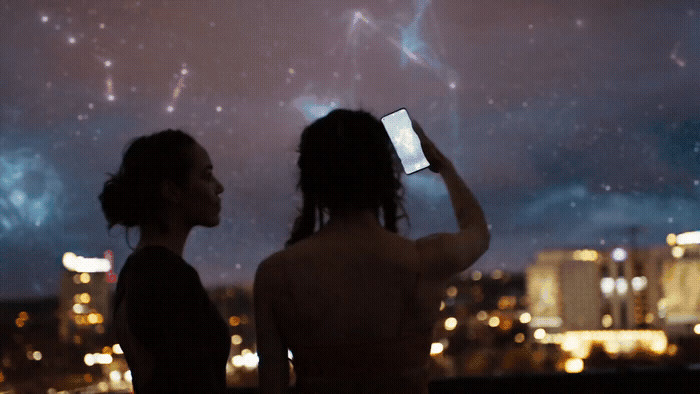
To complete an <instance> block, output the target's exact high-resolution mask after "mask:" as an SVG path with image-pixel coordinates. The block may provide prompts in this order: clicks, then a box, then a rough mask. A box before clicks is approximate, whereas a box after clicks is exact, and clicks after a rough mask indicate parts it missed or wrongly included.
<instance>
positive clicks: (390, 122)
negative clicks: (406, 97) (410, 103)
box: [382, 108, 430, 174]
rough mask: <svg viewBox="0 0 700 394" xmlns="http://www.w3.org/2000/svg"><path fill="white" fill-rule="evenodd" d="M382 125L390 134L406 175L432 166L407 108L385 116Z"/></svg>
mask: <svg viewBox="0 0 700 394" xmlns="http://www.w3.org/2000/svg"><path fill="white" fill-rule="evenodd" d="M382 124H384V128H385V129H386V132H387V133H388V134H389V138H390V139H391V143H392V144H393V145H394V148H395V149H396V153H397V154H398V155H399V159H401V165H402V166H403V169H404V171H405V172H406V174H412V173H414V172H416V171H419V170H422V169H424V168H426V167H429V166H430V163H429V162H428V159H427V158H426V157H425V154H424V153H423V149H422V147H421V139H420V138H419V137H418V134H416V131H415V130H414V129H413V125H412V122H411V118H410V117H409V116H408V111H406V109H405V108H401V109H399V110H397V111H395V112H392V113H390V114H388V115H386V116H383V117H382ZM421 131H422V130H421Z"/></svg>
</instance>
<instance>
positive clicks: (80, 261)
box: [63, 252, 111, 283]
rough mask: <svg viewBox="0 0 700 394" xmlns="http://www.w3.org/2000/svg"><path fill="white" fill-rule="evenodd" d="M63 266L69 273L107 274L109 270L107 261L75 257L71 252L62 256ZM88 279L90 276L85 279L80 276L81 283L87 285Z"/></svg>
mask: <svg viewBox="0 0 700 394" xmlns="http://www.w3.org/2000/svg"><path fill="white" fill-rule="evenodd" d="M63 266H64V267H65V268H66V269H67V270H69V271H74V272H82V273H88V272H90V273H94V272H107V271H109V270H110V268H111V267H110V264H109V260H107V259H104V258H94V257H90V258H88V257H82V256H76V255H75V253H72V252H66V253H64V254H63ZM89 277H90V275H87V276H86V277H83V276H81V282H82V283H88V282H89V281H90V279H89ZM84 278H88V279H84Z"/></svg>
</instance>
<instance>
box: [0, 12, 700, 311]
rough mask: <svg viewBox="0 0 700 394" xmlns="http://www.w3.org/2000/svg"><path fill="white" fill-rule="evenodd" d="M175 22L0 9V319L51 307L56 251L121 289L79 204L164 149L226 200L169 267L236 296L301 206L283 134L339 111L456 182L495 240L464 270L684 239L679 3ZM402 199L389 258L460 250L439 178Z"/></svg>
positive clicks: (686, 17)
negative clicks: (196, 164)
mask: <svg viewBox="0 0 700 394" xmlns="http://www.w3.org/2000/svg"><path fill="white" fill-rule="evenodd" d="M173 4H174V3H173V2H166V1H157V0H156V1H140V2H137V1H135V0H125V1H114V2H109V3H106V2H87V3H86V2H83V1H77V0H75V1H73V0H67V1H62V2H55V1H42V0H32V1H26V2H25V1H21V2H10V1H1V0H0V86H2V89H0V298H17V297H28V296H37V295H45V294H54V293H55V292H57V291H58V287H57V286H58V282H57V278H58V274H59V273H60V269H61V268H60V267H61V266H60V256H62V255H63V253H65V252H67V251H72V252H74V253H76V254H78V255H82V256H95V257H96V256H102V254H103V253H104V251H105V250H107V249H110V250H113V251H114V254H115V271H117V272H118V271H119V270H120V269H121V266H122V265H123V262H124V260H125V259H126V257H127V256H128V254H129V252H130V250H129V248H128V247H127V245H126V242H125V239H124V233H123V232H122V231H120V230H119V229H115V230H113V231H112V232H111V233H107V231H106V223H105V221H104V217H103V216H102V213H101V211H100V207H99V203H98V201H97V195H98V194H99V192H100V190H101V188H102V184H103V182H104V181H105V179H106V175H105V174H106V173H110V172H114V171H116V170H117V166H118V164H119V161H120V158H121V154H122V151H123V149H124V146H125V144H126V143H127V142H128V141H129V140H130V139H132V138H134V137H136V136H139V135H142V134H146V133H151V132H154V131H158V130H162V129H166V128H182V129H185V130H187V131H189V132H190V133H192V135H193V136H195V138H197V140H198V141H199V142H200V143H201V144H202V145H203V146H204V147H205V148H207V150H208V151H209V154H210V156H211V158H212V161H213V163H214V171H215V173H216V175H217V177H218V178H219V179H220V180H221V181H222V182H223V184H224V187H225V188H226V191H225V192H224V193H223V194H222V198H223V204H222V205H223V208H222V220H221V224H220V225H219V226H218V227H216V228H212V229H201V228H197V229H195V231H194V232H193V233H192V235H191V238H190V239H189V240H188V244H187V246H186V249H185V258H186V259H187V261H188V262H190V263H191V264H192V265H193V266H194V267H195V268H196V269H197V270H198V272H199V273H200V277H201V278H202V280H203V282H204V284H205V285H206V286H213V285H217V284H230V283H243V284H247V283H250V282H251V281H252V278H253V273H254V272H255V269H256V267H257V264H258V263H259V262H260V261H261V260H263V259H264V258H265V257H267V255H269V254H270V253H272V252H274V251H276V250H278V249H280V248H282V247H283V245H284V241H285V240H286V239H287V237H288V234H289V229H290V226H291V223H292V221H293V219H294V217H295V215H296V212H297V208H298V207H299V204H300V201H299V195H298V193H297V192H296V190H295V186H296V182H297V179H296V177H297V172H296V168H295V163H296V158H297V156H296V155H297V153H296V148H297V144H298V139H299V135H300V132H301V130H302V129H303V127H304V126H305V125H307V124H308V123H309V122H311V121H312V120H314V119H316V118H318V117H320V116H323V115H324V114H326V113H327V112H328V111H330V110H331V109H333V108H341V107H352V108H362V109H365V110H369V111H370V112H372V113H373V114H375V115H376V116H378V117H379V116H382V115H384V114H387V113H390V112H392V111H394V110H396V109H397V108H401V107H405V108H407V109H408V111H409V113H410V114H411V115H412V116H413V117H415V118H416V119H417V120H418V121H419V122H420V123H421V125H422V126H423V128H424V129H425V130H426V132H427V133H428V135H429V136H431V138H432V139H433V140H434V141H435V143H436V144H437V146H438V147H440V148H441V149H442V150H443V151H444V152H445V154H446V155H447V156H449V157H450V158H451V159H452V160H453V161H454V163H455V165H456V167H457V169H458V171H459V172H460V173H461V174H462V175H463V176H464V178H465V180H466V181H467V183H468V184H469V186H470V187H471V188H472V190H473V191H474V192H475V194H476V195H477V197H478V198H479V200H480V201H481V202H482V205H483V207H484V210H485V212H486V216H487V218H488V221H489V224H490V225H491V227H492V242H491V247H490V249H489V251H488V252H487V253H486V254H485V255H484V256H483V257H482V258H481V259H480V260H479V261H478V262H477V263H476V265H475V266H474V268H475V269H481V270H490V269H495V268H500V269H505V270H512V271H520V270H522V269H524V267H525V266H527V264H529V263H530V262H531V260H532V256H533V255H534V254H535V253H536V252H537V251H539V250H541V249H543V248H553V247H560V246H567V247H569V246H572V247H599V246H601V245H605V246H610V247H611V248H612V247H615V246H625V245H628V244H629V243H630V242H631V240H630V239H629V236H628V234H629V231H628V229H629V228H630V227H637V228H640V229H641V230H640V231H639V233H638V239H637V240H636V241H637V242H638V243H639V244H640V245H650V244H660V243H663V242H664V239H665V235H666V234H667V233H669V232H673V233H681V232H684V231H690V230H697V229H698V228H700V138H699V137H698V136H699V135H700V101H698V100H697V93H696V92H697V91H698V88H700V7H699V6H698V3H697V1H690V0H687V1H685V0H681V1H673V2H668V1H662V0H659V1H645V2H624V3H622V2H610V1H605V0H596V1H592V2H591V1H589V2H585V3H580V4H579V3H576V2H552V1H544V0H528V1H511V2H492V1H486V0H484V1H440V2H436V1H428V0H416V1H413V0H405V1H401V0H380V1H372V2H367V1H359V0H350V1H343V2H322V1H293V2H292V1H289V2H286V1H282V2H250V1H243V0H233V1H228V0H227V1H223V0H202V1H197V2H178V3H177V4H178V5H177V6H173ZM37 155H38V156H37ZM402 179H403V182H404V186H405V189H406V194H405V206H406V208H407V210H408V215H409V217H410V227H409V226H407V225H404V228H402V231H404V234H405V235H407V236H408V237H411V238H415V237H418V236H421V235H425V234H429V233H433V232H440V231H453V230H454V229H455V228H456V224H455V221H454V217H453V215H452V207H451V205H450V202H449V199H448V196H447V194H446V193H445V189H444V186H443V185H442V183H441V181H440V179H439V178H437V177H436V176H435V175H433V174H431V173H424V172H420V173H417V174H415V175H409V176H403V178H402ZM37 224H38V226H37ZM137 235H138V234H137V232H135V231H134V232H132V233H131V234H130V242H131V244H132V245H134V244H135V243H136V241H137Z"/></svg>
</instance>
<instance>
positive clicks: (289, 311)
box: [256, 226, 446, 392]
mask: <svg viewBox="0 0 700 394" xmlns="http://www.w3.org/2000/svg"><path fill="white" fill-rule="evenodd" d="M420 256H421V253H419V250H418V245H417V243H416V242H415V241H411V240H408V239H406V238H403V237H401V236H399V235H397V234H394V233H391V232H389V231H387V230H385V229H383V228H381V227H379V226H375V227H364V228H345V229H338V230H336V229H323V230H321V231H320V232H318V233H316V234H314V235H313V236H311V237H309V238H307V239H305V240H303V241H300V242H298V243H296V244H294V245H293V246H291V247H289V248H287V249H285V250H284V251H281V252H278V253H276V254H274V255H273V256H271V257H270V258H268V259H267V260H266V261H264V262H263V263H262V264H261V266H260V268H259V275H260V277H259V278H262V279H260V280H258V284H259V285H262V286H259V287H258V288H256V293H257V294H262V293H260V292H264V294H266V296H264V298H268V297H270V298H269V303H270V305H272V309H273V310H272V311H271V314H272V315H273V316H274V320H275V321H276V323H275V325H276V326H277V327H278V329H279V336H280V337H281V338H282V340H283V341H284V347H285V348H289V349H291V351H292V352H293V354H294V361H293V364H294V365H295V370H296V371H297V373H298V376H299V378H300V379H302V380H303V379H307V378H308V379H310V380H312V381H313V379H314V378H318V375H325V376H331V377H332V379H330V381H338V379H339V377H338V376H339V375H337V373H348V374H350V373H351V374H352V375H354V376H363V382H366V381H367V379H369V378H370V377H379V380H381V379H382V377H383V379H388V378H389V376H394V377H392V378H391V379H392V384H394V383H395V381H396V379H397V378H396V376H401V377H402V378H403V379H404V380H405V382H406V387H407V388H408V387H412V389H411V390H417V392H422V391H423V389H424V388H426V387H427V378H428V376H427V365H428V361H429V349H430V343H431V340H432V328H433V324H434V322H435V320H436V319H437V314H438V312H439V303H440V299H441V296H442V291H443V287H444V279H446V277H442V278H441V280H438V278H436V277H434V276H430V275H427V274H426V267H425V262H422V261H421V259H420ZM372 357H374V361H372ZM354 362H358V363H364V364H362V365H360V364H357V365H355V364H353V363H354ZM328 365H341V366H342V368H338V369H342V370H344V371H336V370H328V368H329V367H326V366H328ZM363 365H365V366H367V368H363ZM324 368H325V369H326V370H323V369H324ZM392 368H394V369H395V370H392ZM331 369H332V368H331ZM350 371H351V372H350ZM393 373H395V374H396V375H392V374H393ZM305 375H306V376H305ZM401 377H400V378H398V379H401ZM321 380H322V379H321ZM327 380H328V379H327ZM299 383H300V382H299V381H298V382H297V384H298V385H299ZM307 383H308V382H307ZM318 387H328V386H318ZM344 387H345V386H344ZM377 387H379V386H377ZM392 387H393V388H396V386H392ZM364 388H366V386H364ZM358 389H359V387H358ZM378 391H383V390H381V389H378Z"/></svg>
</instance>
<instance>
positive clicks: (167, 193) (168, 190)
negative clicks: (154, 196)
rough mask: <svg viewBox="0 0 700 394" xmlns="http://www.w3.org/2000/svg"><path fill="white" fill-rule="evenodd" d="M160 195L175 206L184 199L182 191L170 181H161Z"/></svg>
mask: <svg viewBox="0 0 700 394" xmlns="http://www.w3.org/2000/svg"><path fill="white" fill-rule="evenodd" d="M160 194H161V196H163V199H164V200H165V201H168V202H171V203H173V204H177V203H178V202H180V200H181V199H182V189H181V188H180V187H179V186H178V185H176V184H175V182H173V181H171V180H169V179H164V180H163V181H161V183H160Z"/></svg>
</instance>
